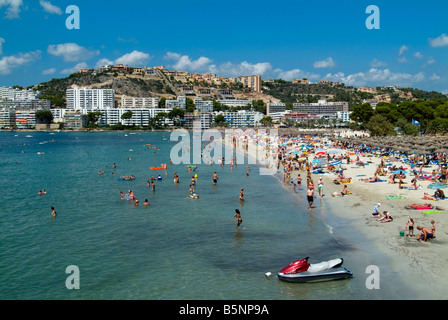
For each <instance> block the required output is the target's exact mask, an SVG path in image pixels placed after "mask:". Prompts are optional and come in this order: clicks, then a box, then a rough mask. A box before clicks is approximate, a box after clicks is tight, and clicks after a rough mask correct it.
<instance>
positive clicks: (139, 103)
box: [121, 95, 159, 108]
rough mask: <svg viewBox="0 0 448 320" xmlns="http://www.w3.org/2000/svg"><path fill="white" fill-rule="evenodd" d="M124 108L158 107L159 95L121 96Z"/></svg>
mask: <svg viewBox="0 0 448 320" xmlns="http://www.w3.org/2000/svg"><path fill="white" fill-rule="evenodd" d="M121 107H122V108H158V107H159V98H158V97H127V96H125V95H122V96H121Z"/></svg>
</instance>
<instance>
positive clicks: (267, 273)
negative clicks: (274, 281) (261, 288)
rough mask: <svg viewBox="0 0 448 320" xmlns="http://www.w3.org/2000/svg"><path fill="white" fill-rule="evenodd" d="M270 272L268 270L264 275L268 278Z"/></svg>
mask: <svg viewBox="0 0 448 320" xmlns="http://www.w3.org/2000/svg"><path fill="white" fill-rule="evenodd" d="M271 274H272V273H270V272H266V273H265V274H264V275H265V277H266V278H269V277H270V276H271Z"/></svg>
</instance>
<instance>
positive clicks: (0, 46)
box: [0, 38, 5, 54]
mask: <svg viewBox="0 0 448 320" xmlns="http://www.w3.org/2000/svg"><path fill="white" fill-rule="evenodd" d="M4 43H5V39H3V38H0V54H2V53H3V44H4Z"/></svg>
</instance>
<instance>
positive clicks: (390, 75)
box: [325, 68, 425, 86]
mask: <svg viewBox="0 0 448 320" xmlns="http://www.w3.org/2000/svg"><path fill="white" fill-rule="evenodd" d="M325 79H328V80H330V81H341V82H344V83H345V84H346V85H349V86H365V85H367V84H370V85H375V84H381V85H398V86H408V85H411V84H414V83H418V82H422V81H424V80H425V75H424V73H423V72H420V73H417V74H410V73H399V72H397V73H395V72H391V71H390V70H389V69H384V70H381V69H376V68H371V69H370V70H369V71H367V72H358V73H354V74H349V75H345V74H344V73H342V72H339V73H336V74H327V75H326V76H325Z"/></svg>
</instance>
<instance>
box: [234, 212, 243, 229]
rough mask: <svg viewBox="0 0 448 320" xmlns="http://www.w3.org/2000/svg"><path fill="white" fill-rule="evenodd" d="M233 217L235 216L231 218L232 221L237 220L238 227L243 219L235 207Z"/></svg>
mask: <svg viewBox="0 0 448 320" xmlns="http://www.w3.org/2000/svg"><path fill="white" fill-rule="evenodd" d="M233 217H234V218H236V219H235V220H233V222H235V221H237V224H236V226H237V227H239V226H240V225H241V223H242V222H243V219H242V218H241V213H240V210H238V209H235V214H234V215H233Z"/></svg>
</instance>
